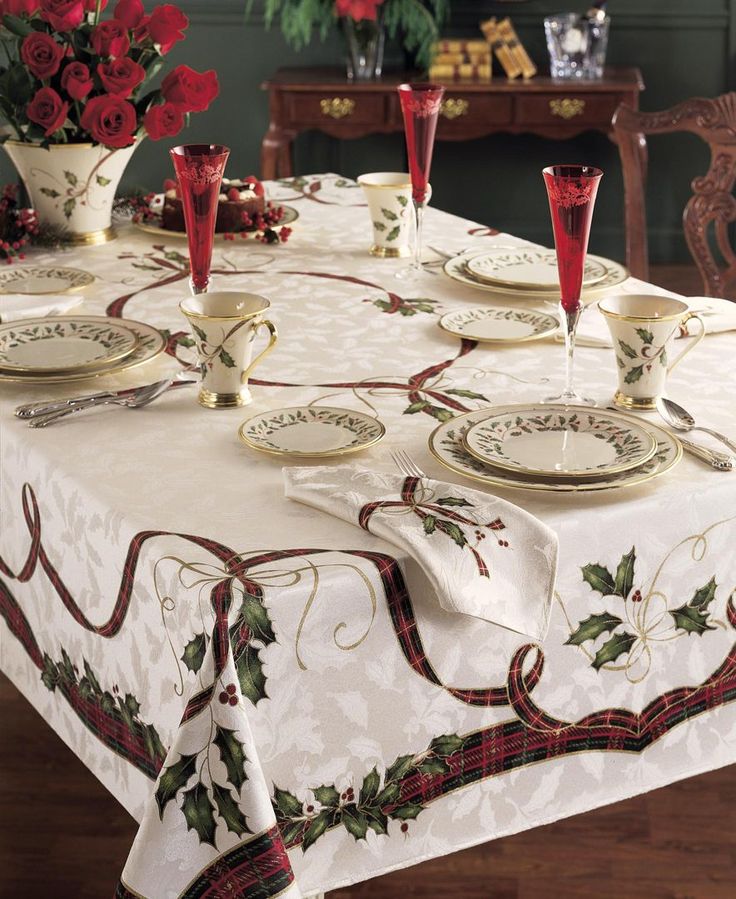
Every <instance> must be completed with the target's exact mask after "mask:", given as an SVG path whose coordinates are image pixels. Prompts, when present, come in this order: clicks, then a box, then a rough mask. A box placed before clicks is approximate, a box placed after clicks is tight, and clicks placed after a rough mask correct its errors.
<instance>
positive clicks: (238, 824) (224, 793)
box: [212, 783, 250, 837]
mask: <svg viewBox="0 0 736 899" xmlns="http://www.w3.org/2000/svg"><path fill="white" fill-rule="evenodd" d="M212 796H213V798H214V800H215V805H216V806H217V813H218V814H219V816H220V817H221V818H222V820H223V821H224V822H225V825H226V827H227V829H228V830H229V831H230V832H231V833H235V834H237V835H238V836H239V837H242V836H243V834H244V833H250V829H249V827H248V825H247V824H246V823H245V815H244V814H243V813H242V812H241V811H240V807H239V806H238V803H237V802H236V801H235V799H234V798H233V794H232V793H231V792H230V790H228V789H227V788H226V787H221V786H220V785H219V784H216V783H213V784H212Z"/></svg>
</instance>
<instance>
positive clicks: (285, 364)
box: [0, 175, 736, 899]
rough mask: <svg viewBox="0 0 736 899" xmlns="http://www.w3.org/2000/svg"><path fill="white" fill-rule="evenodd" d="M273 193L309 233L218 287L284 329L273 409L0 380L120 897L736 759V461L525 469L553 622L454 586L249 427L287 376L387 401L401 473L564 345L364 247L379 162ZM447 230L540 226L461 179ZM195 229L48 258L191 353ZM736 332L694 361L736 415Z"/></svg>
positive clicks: (60, 701) (383, 859)
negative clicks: (523, 332)
mask: <svg viewBox="0 0 736 899" xmlns="http://www.w3.org/2000/svg"><path fill="white" fill-rule="evenodd" d="M269 191H270V193H271V195H272V196H273V197H275V198H277V199H279V200H281V201H283V202H285V203H288V204H289V205H291V206H293V207H294V208H296V209H298V211H299V220H298V222H297V223H296V226H295V228H294V233H293V235H292V238H291V240H290V242H289V244H287V245H286V246H278V247H263V246H261V245H260V244H251V243H249V242H247V241H245V242H242V241H241V242H235V243H228V242H225V243H219V244H218V245H217V246H216V250H215V258H214V269H215V279H216V283H217V286H219V287H221V288H225V289H244V290H249V291H254V292H262V293H264V294H266V295H267V296H269V297H270V298H271V300H272V302H273V315H272V318H273V319H274V320H275V322H276V323H277V325H278V327H279V331H280V335H281V336H280V342H279V344H278V345H277V347H276V349H275V350H274V352H273V353H272V354H271V355H270V356H269V357H268V359H267V360H266V361H265V362H264V363H263V365H262V366H261V368H260V369H259V370H258V371H257V375H258V377H257V379H256V381H255V382H254V385H253V395H254V402H253V405H252V406H251V407H250V409H248V410H240V411H238V410H223V411H211V410H205V409H203V408H201V407H199V406H197V405H196V403H195V399H194V394H193V392H192V390H191V388H183V389H181V390H179V391H175V392H172V393H170V394H167V395H166V396H164V397H162V398H161V399H160V400H159V401H158V402H157V403H156V404H154V405H151V406H150V407H148V408H146V409H142V410H138V411H132V410H125V409H120V408H110V409H106V410H99V411H95V412H89V413H85V414H84V415H81V416H79V417H78V418H76V419H74V420H71V421H67V422H66V423H59V424H57V425H54V426H53V427H51V428H49V429H47V430H40V431H31V430H28V429H27V428H26V427H25V426H24V425H23V424H22V423H21V422H19V421H17V420H16V419H14V418H13V417H12V409H13V407H14V406H15V405H16V404H17V403H19V402H22V401H28V400H31V399H44V398H47V397H51V396H61V395H64V394H68V393H72V392H81V391H79V390H77V389H76V388H77V387H78V386H79V385H75V388H74V390H72V388H70V387H66V388H64V387H55V388H53V389H52V388H50V387H49V388H45V389H43V388H40V387H34V388H31V387H25V386H23V385H20V386H17V387H16V386H10V385H7V384H3V385H2V396H1V405H0V422H1V423H2V444H1V446H0V452H1V457H0V462H1V465H2V509H3V517H2V534H1V535H0V557H1V560H0V616H1V617H2V621H0V664H1V667H2V669H3V671H4V672H5V673H6V674H7V675H8V677H10V679H11V680H12V681H13V683H15V684H16V686H17V687H18V688H19V689H20V690H21V691H22V692H23V694H24V695H25V696H26V697H27V698H28V700H29V701H30V702H31V703H32V704H33V705H34V706H35V707H36V709H37V710H38V711H39V712H40V713H41V714H42V715H43V717H44V718H45V719H46V720H47V721H48V723H49V724H50V725H51V726H52V727H53V728H54V729H55V730H56V731H57V732H58V733H59V734H60V736H61V737H62V738H63V739H64V740H65V741H66V742H67V743H68V745H69V746H70V747H71V748H72V749H73V751H74V752H75V753H76V754H77V755H78V756H79V758H80V759H81V760H82V761H83V762H84V763H85V764H86V765H87V766H88V767H89V768H90V769H91V770H92V771H93V772H94V773H95V774H96V775H97V776H98V777H99V778H100V780H101V781H102V783H103V784H105V785H106V787H107V788H108V789H109V790H110V792H111V793H112V794H113V795H114V796H115V797H116V798H117V799H118V800H119V801H120V802H121V803H122V804H123V805H124V807H125V808H126V809H128V811H129V812H130V813H131V814H132V815H133V816H134V817H135V818H136V820H137V821H139V822H140V825H141V826H140V831H139V834H138V837H137V839H136V841H135V843H134V845H133V847H132V850H131V854H130V857H129V859H128V863H127V865H126V868H125V871H124V872H123V875H122V879H121V884H120V887H119V890H118V895H119V896H121V897H130V896H144V897H147V899H159V897H175V896H182V897H194V896H208V897H213V896H223V895H228V896H230V895H232V896H241V897H247V899H260V897H269V896H276V895H284V896H290V897H291V896H298V895H300V894H301V895H310V894H313V893H315V892H318V891H321V890H331V889H335V888H337V887H340V886H343V885H346V884H350V883H355V882H358V881H361V880H364V879H367V878H370V877H374V876H376V875H378V874H381V873H385V872H387V871H390V870H392V869H395V868H400V867H405V866H407V865H411V864H415V863H417V862H420V861H422V860H423V859H427V858H431V857H435V856H439V855H442V854H444V853H447V852H451V851H455V850H457V849H461V848H463V847H466V846H471V845H474V844H477V843H480V842H483V841H486V840H490V839H494V838H497V837H501V836H504V835H506V834H511V833H514V832H518V831H520V830H524V829H526V828H530V827H534V826H537V825H539V824H543V823H547V822H550V821H554V820H555V819H557V818H560V817H564V816H568V815H572V814H577V813H579V812H582V811H585V810H587V809H591V808H594V807H597V806H601V805H604V804H606V803H610V802H615V801H617V800H620V799H624V798H626V797H630V796H633V795H636V794H637V793H640V792H643V791H646V790H650V789H654V788H656V787H659V786H662V785H664V784H667V783H671V782H673V781H675V780H678V779H679V778H683V777H688V776H691V775H694V774H697V773H699V772H702V771H706V770H710V769H713V768H717V767H719V766H722V765H727V764H730V763H732V762H733V761H734V758H736V743H735V738H736V706H735V705H734V699H736V640H735V639H734V628H736V608H735V607H734V604H733V596H732V594H733V591H734V589H735V588H736V557H734V554H733V546H734V539H735V537H736V476H734V475H723V474H721V473H718V472H714V471H712V470H710V469H708V468H706V467H704V466H703V465H702V463H699V462H696V461H693V460H692V459H690V458H685V459H684V460H683V461H682V462H681V463H680V465H679V466H678V467H677V468H676V469H674V470H673V471H671V472H670V473H668V474H667V475H666V476H664V477H662V478H661V479H660V480H655V481H653V482H651V483H649V484H647V485H642V486H639V487H636V488H632V489H630V490H624V491H613V492H606V493H600V494H589V495H585V496H583V495H581V496H567V495H559V494H532V493H529V492H527V491H511V490H506V491H499V495H502V496H504V497H505V498H507V499H510V500H511V501H513V502H516V503H518V504H519V505H521V506H522V507H524V508H525V509H527V510H528V511H529V512H532V513H533V514H535V515H537V516H539V517H540V518H541V519H542V520H543V521H545V522H546V523H547V524H548V525H550V526H551V527H552V528H554V529H555V530H556V532H557V533H558V535H559V538H560V566H559V572H558V577H557V585H556V598H555V604H554V607H553V611H552V619H551V626H550V630H549V634H548V636H547V638H546V639H545V640H544V641H543V643H542V644H540V645H536V644H533V643H530V641H529V640H528V639H525V638H524V637H523V636H520V635H519V634H515V633H512V632H510V631H508V630H504V629H503V628H500V627H497V626H494V625H492V624H489V623H487V622H483V621H479V620H475V619H470V618H467V617H463V616H457V615H450V614H448V613H446V612H444V611H443V610H442V609H441V608H440V607H439V605H438V603H437V599H436V597H435V596H434V595H433V593H432V591H431V589H430V588H429V586H428V583H427V580H426V578H425V576H424V574H423V572H422V571H421V570H419V568H418V566H417V565H416V564H415V563H413V562H412V561H411V560H410V559H408V558H406V557H405V556H404V555H403V554H402V553H401V552H399V551H398V550H397V549H396V548H395V547H392V546H391V545H390V544H388V543H385V542H383V541H382V540H379V539H378V538H376V537H373V536H372V535H370V534H368V533H366V532H365V531H362V530H360V529H358V528H357V527H355V526H353V525H350V524H348V523H346V522H342V521H338V520H336V519H333V518H331V517H328V516H327V515H325V514H323V513H320V512H318V511H315V510H312V509H310V508H308V507H306V506H302V505H298V504H295V503H290V502H289V501H287V500H286V499H285V498H284V497H283V486H282V479H281V462H280V461H279V460H278V459H275V458H271V457H268V456H261V455H258V454H256V453H255V452H253V451H251V450H249V449H247V448H246V447H244V446H242V445H240V444H239V442H238V438H237V427H238V425H239V423H240V422H241V421H242V420H243V419H244V418H246V417H247V416H248V415H249V414H251V413H255V412H258V411H261V410H265V409H271V408H276V407H280V406H292V405H298V404H303V403H307V402H311V401H319V402H323V403H324V402H327V403H330V404H333V405H334V404H338V405H346V406H348V407H352V408H355V409H367V408H369V405H368V404H370V406H371V407H373V408H375V410H377V412H378V414H379V415H380V418H381V419H382V421H383V422H384V423H385V425H386V427H387V431H388V433H387V437H386V439H385V441H384V442H383V443H382V444H379V445H378V446H376V447H375V448H373V449H371V450H369V451H367V452H366V453H365V454H363V455H361V456H356V457H354V462H355V464H358V465H364V466H368V467H375V468H377V469H382V470H386V471H388V470H391V467H392V466H391V462H390V459H389V455H388V451H389V449H391V448H397V447H402V448H404V449H406V450H407V451H408V452H409V453H410V454H411V455H412V456H413V457H414V459H415V460H416V461H417V462H418V463H419V464H420V465H421V466H422V467H423V468H424V469H426V470H427V472H428V473H429V474H430V475H432V476H435V477H440V478H445V479H447V480H451V481H455V482H456V481H459V480H460V479H459V478H456V477H454V476H452V475H450V474H449V473H448V472H445V471H444V470H443V469H442V467H441V466H440V465H439V464H438V463H436V462H435V461H434V460H433V458H432V457H431V456H430V454H429V452H428V450H427V438H428V435H429V434H430V433H431V431H432V430H433V428H434V427H435V426H436V425H437V424H438V422H439V421H442V420H446V419H447V418H448V417H450V416H452V415H454V414H456V413H458V412H461V411H463V410H464V409H469V408H479V407H482V406H483V405H486V404H488V403H509V402H515V401H528V400H536V399H538V398H539V397H540V396H541V395H543V394H545V393H547V392H548V391H549V389H550V386H556V385H557V383H558V382H559V381H560V379H561V377H562V370H563V350H562V348H561V346H560V345H559V344H556V343H554V342H549V343H546V342H540V343H532V344H522V345H519V346H516V347H511V348H508V349H496V348H494V347H492V346H485V347H484V346H479V345H476V344H474V343H472V342H468V341H465V342H460V341H459V340H458V339H456V338H454V337H452V336H451V335H449V334H446V333H444V332H443V331H441V330H440V329H439V328H438V327H437V314H438V312H440V311H441V310H443V311H444V310H449V309H455V308H463V307H469V306H474V305H483V304H485V303H487V302H488V296H487V295H484V294H481V293H478V292H476V291H474V290H472V289H470V288H466V287H463V286H460V285H457V284H454V283H453V282H451V281H449V280H448V279H447V278H445V277H444V276H440V275H438V276H430V275H427V276H426V277H424V278H423V279H422V281H421V283H420V284H418V285H414V286H412V285H409V286H407V285H405V284H404V283H402V282H399V281H396V280H395V279H394V277H393V274H394V272H395V271H396V270H397V267H399V266H401V265H402V264H404V263H402V262H401V261H400V260H375V259H373V258H371V257H369V256H368V253H367V248H368V246H369V243H370V223H369V220H368V215H367V211H366V209H365V208H364V207H363V206H362V194H361V192H360V190H359V189H358V188H357V187H356V185H355V184H354V183H353V182H351V181H349V180H347V179H344V178H340V177H338V176H335V175H321V176H310V177H305V178H298V179H293V180H289V181H283V182H279V183H276V184H270V185H269ZM427 242H428V243H429V244H436V245H441V246H443V247H446V248H453V247H454V248H456V249H460V248H463V247H465V246H467V245H468V244H474V245H477V246H479V247H491V246H493V245H494V244H496V245H503V246H508V245H509V244H518V245H523V242H522V241H518V240H516V239H515V238H513V237H511V236H510V235H498V234H497V232H494V231H493V229H491V228H486V227H483V226H479V225H477V224H476V223H473V222H469V221H465V220H463V219H459V218H456V217H453V216H449V215H447V214H445V213H442V212H439V211H436V210H429V212H428V216H427ZM185 254H186V244H185V243H184V242H183V241H182V240H177V239H176V238H171V239H166V240H164V239H162V238H160V237H152V236H151V235H148V234H145V233H142V232H140V231H137V230H134V229H133V228H125V229H124V230H123V231H122V233H121V237H120V239H119V240H117V241H116V242H114V243H111V244H108V245H106V246H101V247H94V248H87V249H75V250H72V251H69V252H68V253H66V254H64V255H59V254H44V253H39V254H38V255H37V256H34V260H33V261H38V262H39V263H55V264H63V265H78V266H81V267H83V268H86V269H88V270H90V271H93V272H94V273H95V275H97V277H98V281H97V282H96V284H95V285H94V287H93V288H90V289H88V291H87V294H86V296H85V299H84V304H83V306H82V307H81V308H82V309H83V310H84V311H86V312H90V313H104V312H105V310H106V309H107V310H108V311H109V312H110V313H112V314H116V315H125V316H127V317H130V318H138V319H141V320H145V321H147V322H150V323H152V324H155V325H157V326H159V327H161V328H164V329H166V330H167V331H168V332H169V334H170V342H169V345H170V349H171V351H172V353H176V354H178V355H179V356H180V357H181V358H191V357H190V356H189V355H188V354H191V349H190V348H189V347H187V346H186V344H187V343H188V342H189V341H188V339H187V337H186V333H185V321H184V319H183V317H182V316H181V314H180V313H179V312H178V309H177V303H178V301H179V299H180V298H181V297H182V296H183V295H185V294H186V292H187V282H186V277H187V272H186V258H185ZM625 289H626V290H642V289H645V286H644V285H642V284H641V283H639V282H636V281H633V280H630V281H628V282H627V283H626V285H625ZM0 302H1V301H0ZM587 314H593V313H592V312H589V313H587ZM733 346H734V335H733V334H721V335H713V336H708V337H707V338H706V340H705V341H704V342H703V343H702V344H701V345H700V347H699V348H698V349H697V350H695V351H694V352H693V354H692V355H690V356H689V357H688V359H687V360H686V361H685V362H684V363H683V364H682V366H681V367H679V368H678V369H677V370H676V371H675V372H674V373H673V375H672V376H671V382H670V387H671V393H672V395H673V396H676V397H678V399H681V400H682V402H683V403H684V405H685V406H687V407H690V408H692V409H693V410H695V411H696V412H697V413H698V414H699V415H702V417H703V419H704V420H707V421H708V422H709V423H711V424H713V425H714V426H716V427H720V429H721V430H726V431H727V430H728V428H729V425H730V426H731V428H732V427H733V396H734V395H735V393H736V372H734V367H733V365H732V363H731V360H732V358H733ZM177 365H178V363H177V362H175V360H174V358H172V356H167V357H165V358H162V359H159V360H158V361H156V362H152V363H149V364H148V365H147V366H146V368H141V369H140V370H138V371H133V372H129V373H128V374H126V375H120V376H119V377H118V378H116V379H112V381H113V383H116V384H119V385H121V386H122V385H131V384H137V383H143V382H147V381H152V380H155V379H156V377H158V376H160V375H161V374H163V373H165V372H168V371H173V370H176V367H177ZM577 368H578V379H579V381H580V383H584V384H585V387H586V392H588V393H592V394H593V395H594V396H596V397H597V398H598V399H599V400H600V401H601V402H605V401H606V400H607V399H608V398H609V397H610V395H611V393H612V390H613V385H614V378H615V361H614V359H613V355H612V353H611V352H610V350H605V349H588V348H580V349H579V350H578V366H577ZM91 389H96V386H95V385H92V388H91ZM467 483H468V484H470V482H467ZM509 539H510V542H511V543H512V545H513V535H509ZM621 566H623V568H621ZM624 585H625V586H624ZM628 586H630V589H626V587H628ZM636 591H639V592H638V594H637V593H636ZM622 594H625V596H624V595H622ZM635 594H636V596H637V599H638V596H641V597H642V601H641V602H637V601H635V600H634V598H633V597H634V595H635ZM603 613H609V615H610V616H615V617H617V618H619V619H621V621H622V627H621V628H619V631H618V633H624V632H625V633H626V634H628V635H629V636H630V637H633V642H628V648H627V649H626V651H622V652H621V653H620V654H619V655H616V656H615V657H614V652H613V650H612V649H611V650H610V651H609V652H608V653H607V654H608V655H609V656H610V657H611V658H610V660H609V661H606V660H605V659H604V658H600V657H599V659H598V661H597V662H596V658H595V655H596V653H597V652H598V650H599V649H600V648H601V647H602V646H603V645H604V644H605V643H607V641H608V640H609V639H610V637H611V635H610V633H600V632H599V633H598V635H597V636H595V637H591V638H590V639H589V640H588V641H585V642H582V645H575V642H581V641H580V640H576V641H573V642H572V643H571V635H572V634H573V633H578V635H579V636H582V635H581V634H580V629H581V623H585V622H586V621H588V619H590V617H591V616H598V615H602V614H603ZM624 622H625V623H624ZM624 642H626V641H624ZM619 648H620V647H619ZM604 655H606V654H605V653H604ZM594 662H596V664H593V663H594ZM685 827H686V824H685V818H683V834H684V833H685Z"/></svg>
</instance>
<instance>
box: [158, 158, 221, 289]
mask: <svg viewBox="0 0 736 899" xmlns="http://www.w3.org/2000/svg"><path fill="white" fill-rule="evenodd" d="M169 152H170V154H171V159H172V161H173V163H174V171H175V172H176V177H177V180H178V181H179V192H180V194H181V202H182V206H183V207H184V224H185V225H186V229H187V240H188V242H189V264H190V270H191V277H190V279H189V285H190V287H191V289H192V293H193V294H198V293H207V288H208V287H209V283H210V266H211V264H212V245H213V243H214V240H215V222H216V220H217V204H218V198H219V196H220V186H221V185H222V176H223V174H224V173H225V164H226V163H227V158H228V156H229V155H230V150H229V148H228V147H223V146H220V145H219V144H185V145H183V146H181V147H174V148H173V149H172V150H170V151H169Z"/></svg>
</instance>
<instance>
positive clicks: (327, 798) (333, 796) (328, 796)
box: [312, 784, 340, 808]
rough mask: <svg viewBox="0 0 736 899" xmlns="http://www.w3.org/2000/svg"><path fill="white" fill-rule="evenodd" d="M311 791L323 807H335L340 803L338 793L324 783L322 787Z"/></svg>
mask: <svg viewBox="0 0 736 899" xmlns="http://www.w3.org/2000/svg"><path fill="white" fill-rule="evenodd" d="M312 792H313V793H314V798H315V799H316V800H317V802H319V804H320V805H323V806H324V807H325V808H337V807H338V805H339V804H340V794H339V793H338V791H337V790H336V789H335V788H334V787H331V786H328V785H327V784H325V785H324V786H322V787H317V789H316V790H312Z"/></svg>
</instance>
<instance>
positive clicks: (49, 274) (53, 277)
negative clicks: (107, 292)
mask: <svg viewBox="0 0 736 899" xmlns="http://www.w3.org/2000/svg"><path fill="white" fill-rule="evenodd" d="M94 280H95V276H94V275H92V274H90V272H85V271H83V270H82V269H81V268H60V267H58V266H45V265H23V266H17V267H16V266H13V267H12V268H8V269H5V270H4V271H1V272H0V294H2V293H21V294H30V295H32V296H44V295H49V296H50V295H52V294H63V293H72V292H74V291H76V290H81V289H82V288H83V287H88V286H89V285H90V284H92V283H93V282H94Z"/></svg>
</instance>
